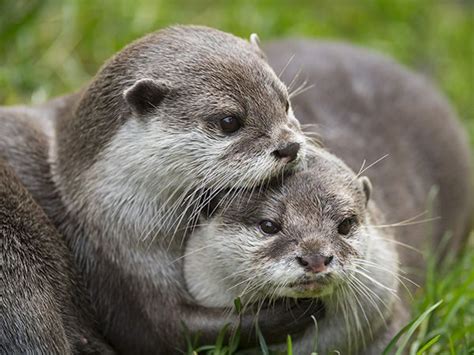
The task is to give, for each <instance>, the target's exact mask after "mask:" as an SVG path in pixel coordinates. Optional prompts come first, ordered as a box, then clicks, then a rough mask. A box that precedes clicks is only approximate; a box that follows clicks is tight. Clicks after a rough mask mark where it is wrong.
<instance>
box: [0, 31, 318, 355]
mask: <svg viewBox="0 0 474 355" xmlns="http://www.w3.org/2000/svg"><path fill="white" fill-rule="evenodd" d="M137 83H138V84H137ZM140 83H142V84H143V83H145V85H142V84H140ZM155 84H156V85H155ZM155 89H157V90H155ZM142 90H145V91H142ZM146 90H152V91H153V92H152V93H151V94H150V95H148V93H149V91H146ZM142 93H144V94H145V97H146V99H145V100H142V99H141V98H142V97H143V96H142V95H141V94H142ZM286 103H287V91H286V88H285V86H284V85H283V84H282V83H281V82H280V81H279V80H278V78H277V77H276V75H275V74H274V73H273V71H272V70H271V68H270V67H269V66H268V64H267V63H266V62H265V61H264V60H263V59H262V57H261V54H260V53H259V52H258V51H256V48H255V47H254V46H253V45H251V44H250V43H248V42H246V41H244V40H241V39H238V38H236V37H234V36H232V35H229V34H225V33H223V32H220V31H217V30H212V29H208V28H204V27H193V26H177V27H172V28H169V29H165V30H162V31H159V32H157V33H153V34H150V35H148V36H146V37H145V38H143V39H141V40H139V41H136V42H135V43H133V44H131V45H130V46H128V47H126V48H125V49H124V50H123V51H121V52H120V53H118V54H117V55H116V56H114V57H113V58H112V59H111V60H110V61H109V62H108V63H106V64H105V65H104V66H103V68H102V69H101V70H100V71H99V73H98V74H97V75H96V77H95V78H94V79H93V80H92V81H91V83H90V84H89V85H87V86H86V87H85V88H84V89H83V90H81V91H80V92H78V93H76V94H73V95H70V96H66V97H63V98H61V99H58V100H54V101H52V102H50V103H47V104H45V105H42V106H41V107H38V108H21V107H18V108H6V109H4V110H3V113H4V114H3V115H2V120H0V127H1V134H2V140H1V143H0V144H1V146H0V148H1V152H2V154H3V155H5V159H6V160H7V162H8V164H9V165H10V166H11V167H12V169H13V170H14V171H15V173H16V174H17V176H18V177H19V179H20V181H21V182H22V183H23V184H24V185H25V186H26V188H27V189H28V190H29V191H30V192H31V194H32V195H33V197H34V199H35V200H36V201H37V202H38V203H39V205H40V206H41V207H42V208H43V209H44V211H45V212H46V214H47V215H48V217H49V218H50V219H51V221H52V222H53V223H54V225H55V226H56V227H57V228H58V230H59V231H60V232H61V233H62V234H63V235H64V237H65V240H66V242H67V244H68V247H69V248H70V249H71V250H72V252H73V254H74V256H75V262H76V263H77V265H78V267H79V268H80V270H81V272H82V274H83V276H84V278H85V280H86V282H87V287H88V291H89V293H90V296H91V299H92V301H93V303H94V307H95V309H96V310H97V316H98V320H99V322H100V328H101V330H102V331H103V332H104V334H105V336H106V338H107V340H108V341H110V343H111V344H112V345H113V347H114V348H115V349H117V350H118V351H120V352H129V353H164V354H165V353H170V352H173V351H176V350H177V349H183V348H184V347H185V342H184V339H183V328H182V324H181V322H183V323H185V324H186V326H187V327H188V328H189V330H190V332H191V334H193V335H194V334H198V333H200V334H201V338H200V340H201V341H202V342H212V341H214V339H215V338H216V336H217V334H218V332H219V331H220V329H221V328H222V327H223V326H224V324H226V323H227V322H229V321H231V322H234V325H235V323H236V322H237V320H238V318H237V317H236V316H234V315H231V316H227V310H223V309H221V308H205V307H200V306H198V305H196V304H195V303H194V301H193V300H192V299H191V297H189V295H188V293H187V290H186V289H185V283H184V280H183V275H182V271H181V268H182V259H181V256H182V250H183V239H184V237H185V232H186V229H187V227H188V226H189V224H190V222H192V220H193V215H197V214H198V213H199V211H198V210H199V208H200V203H201V202H202V201H201V198H200V197H201V193H202V192H203V189H204V190H205V189H208V188H211V189H212V190H213V191H215V192H217V191H219V190H220V189H222V188H227V187H233V186H242V187H245V186H251V185H255V184H259V183H262V182H264V181H266V180H267V179H269V178H272V177H274V176H275V175H280V174H282V173H283V172H285V171H287V170H291V169H292V168H293V167H295V166H296V165H298V163H299V162H300V161H301V160H302V158H303V157H304V152H305V149H304V136H303V135H302V134H301V131H300V128H299V124H298V122H297V121H296V120H295V118H294V117H293V116H292V113H291V111H289V112H286V108H287V104H286ZM226 115H238V116H239V119H240V120H241V122H242V124H243V128H242V129H241V131H239V132H237V133H236V134H233V135H232V136H226V135H224V134H223V133H222V132H221V131H220V129H219V119H221V118H223V117H225V116H226ZM292 142H298V143H300V144H301V146H302V148H301V150H300V154H299V156H300V159H296V160H295V161H294V162H292V163H291V164H287V163H286V162H285V161H284V159H278V158H276V157H275V155H274V154H273V153H274V151H275V150H277V149H281V148H283V147H284V146H285V145H287V144H289V143H292ZM221 183H223V184H222V185H220V184H221ZM203 196H204V195H203ZM187 198H188V199H189V198H191V199H192V200H191V203H189V201H188V200H187ZM156 217H158V218H156ZM294 312H296V313H298V310H294ZM254 319H255V316H254V314H253V313H252V312H249V313H248V314H244V315H243V319H242V321H243V329H242V331H243V335H242V342H243V343H245V342H247V341H250V342H255V339H250V335H253V321H254ZM259 319H260V321H261V322H262V324H261V327H262V330H263V331H264V333H265V332H266V330H268V331H269V334H270V335H271V336H275V337H276V338H278V339H281V338H282V335H283V337H284V336H285V335H286V333H287V330H288V329H293V328H294V327H300V328H304V326H305V325H306V324H305V323H301V322H298V323H296V324H295V323H291V321H292V320H293V315H292V314H290V313H288V312H287V313H281V314H280V313H278V311H273V310H268V311H267V310H262V311H261V312H260V315H259ZM308 323H309V321H308Z"/></svg>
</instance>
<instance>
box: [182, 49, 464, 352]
mask: <svg viewBox="0 0 474 355" xmlns="http://www.w3.org/2000/svg"><path fill="white" fill-rule="evenodd" d="M266 54H267V58H268V59H269V62H270V63H271V64H272V65H273V67H274V68H275V70H276V71H277V72H278V71H284V72H283V74H282V79H283V80H284V81H286V82H287V83H291V82H292V81H293V82H295V77H297V76H298V75H300V76H301V77H302V78H303V79H304V80H307V81H308V84H314V87H313V88H310V89H307V90H306V89H304V88H302V87H301V86H300V87H299V89H297V90H296V92H293V97H292V103H293V108H294V111H295V113H296V115H297V117H298V118H299V120H300V121H301V122H302V127H303V128H305V129H306V130H307V132H308V134H309V135H314V134H317V138H318V140H320V141H322V143H323V145H324V147H325V148H324V149H325V150H323V149H312V153H311V154H309V155H310V157H309V158H308V167H307V168H306V169H304V170H303V171H301V172H296V173H295V174H294V175H293V176H286V177H285V178H284V180H283V181H282V182H280V184H275V185H273V186H272V187H271V188H270V189H268V190H256V191H250V192H247V193H246V194H245V195H243V196H242V197H241V198H237V199H234V200H233V201H228V200H227V199H226V198H225V196H217V197H216V198H214V200H213V201H211V203H210V204H209V207H208V209H207V210H205V211H204V212H205V213H203V215H202V216H201V221H200V222H199V225H200V226H201V227H200V228H199V229H197V230H196V231H195V232H194V234H193V235H191V236H189V238H188V239H187V244H186V247H187V249H186V253H185V254H184V259H185V278H186V283H187V287H188V289H189V291H190V292H191V294H192V295H193V297H194V299H195V300H196V301H197V302H198V303H200V304H201V305H203V306H210V305H220V306H222V307H226V306H227V307H229V306H230V305H232V300H233V299H234V298H236V297H240V298H241V299H242V301H243V302H244V304H254V303H256V304H259V303H260V302H263V301H264V300H265V301H266V302H270V303H271V301H272V300H278V299H279V298H295V299H300V298H303V299H305V298H313V299H314V300H318V301H321V302H322V304H323V306H324V316H323V317H322V318H321V317H319V320H318V321H317V326H316V327H315V326H310V327H308V328H307V329H306V331H305V332H304V335H303V337H302V338H300V339H299V340H297V341H296V342H294V352H295V353H297V354H307V353H311V351H316V352H318V353H322V354H326V353H329V352H330V351H332V350H337V351H339V352H340V353H356V354H380V353H381V352H382V350H383V349H384V348H385V346H386V345H387V344H388V342H389V341H390V340H391V338H392V337H393V336H394V335H395V334H396V332H397V331H398V330H399V329H401V326H402V325H403V324H404V323H405V322H406V321H407V319H408V316H409V300H408V298H409V297H407V292H406V291H404V289H405V287H406V288H407V289H408V290H413V289H414V288H415V286H414V284H412V283H411V282H410V281H407V279H409V280H412V281H414V282H415V283H417V284H420V285H422V284H423V275H424V270H425V260H424V258H423V255H420V253H419V252H416V251H413V249H416V250H427V249H428V250H434V249H435V248H436V253H437V255H439V256H440V257H441V258H442V257H444V256H445V255H446V253H447V251H448V250H451V251H452V252H457V251H459V249H460V248H461V247H462V246H463V245H465V241H466V238H467V236H468V234H469V231H470V230H471V228H472V221H471V218H472V215H473V189H472V181H473V180H472V167H471V165H470V164H471V157H470V151H469V147H468V144H467V139H466V135H465V132H463V130H462V128H461V126H460V125H459V122H458V121H457V118H456V116H455V114H454V113H453V111H452V109H451V108H450V106H449V105H448V103H447V101H446V100H445V99H444V98H443V97H442V96H441V95H440V94H439V93H437V91H436V90H435V89H434V88H433V87H432V85H430V84H429V83H428V82H427V81H426V80H425V79H423V78H422V77H421V76H419V75H417V74H414V73H412V72H410V71H409V70H407V69H405V68H403V67H401V66H400V65H398V64H396V63H395V62H393V61H392V60H389V59H387V58H385V57H383V56H382V55H379V54H376V53H372V52H370V51H367V50H363V49H359V48H357V47H353V46H350V45H345V44H335V43H324V42H318V41H310V40H302V41H289V40H288V41H278V42H274V43H272V44H270V45H268V46H267V47H266ZM291 58H292V59H291ZM289 60H290V62H288V61H289ZM298 73H300V74H298ZM296 80H297V79H296ZM289 86H290V87H291V85H289ZM290 96H292V93H291V89H290ZM343 161H344V162H343ZM346 164H347V165H346ZM355 172H357V173H355ZM361 175H365V176H366V177H360V176H361ZM370 182H372V183H374V186H375V188H374V189H372V187H371V186H372V184H371V183H370ZM426 211H429V213H426ZM446 234H448V237H450V238H449V243H448V244H447V245H446V244H444V245H446V246H445V248H444V249H441V247H440V246H441V245H443V243H441V241H442V239H443V237H446ZM406 246H408V247H406ZM310 316H311V312H308V314H307V315H306V316H305V317H310ZM316 330H317V331H316ZM297 333H298V331H297V330H294V331H293V332H291V333H290V334H292V335H293V334H297ZM315 333H317V335H316V336H315ZM272 345H273V347H274V348H276V349H279V348H281V345H278V344H276V343H273V344H272Z"/></svg>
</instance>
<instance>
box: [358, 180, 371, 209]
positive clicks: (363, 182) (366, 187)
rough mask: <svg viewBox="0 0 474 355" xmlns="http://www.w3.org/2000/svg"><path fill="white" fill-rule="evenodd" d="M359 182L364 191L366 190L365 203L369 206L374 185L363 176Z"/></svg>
mask: <svg viewBox="0 0 474 355" xmlns="http://www.w3.org/2000/svg"><path fill="white" fill-rule="evenodd" d="M359 182H360V184H361V185H362V190H364V193H365V203H366V204H367V203H368V202H369V200H370V195H371V194H372V183H371V182H370V180H369V178H368V177H367V176H361V177H360V178H359Z"/></svg>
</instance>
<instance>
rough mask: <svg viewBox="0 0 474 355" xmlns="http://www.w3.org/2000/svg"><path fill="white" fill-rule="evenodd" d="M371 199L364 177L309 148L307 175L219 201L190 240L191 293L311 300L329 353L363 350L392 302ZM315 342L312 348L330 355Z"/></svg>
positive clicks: (210, 298) (393, 278)
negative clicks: (320, 310) (329, 336)
mask: <svg viewBox="0 0 474 355" xmlns="http://www.w3.org/2000/svg"><path fill="white" fill-rule="evenodd" d="M371 193H372V185H371V183H370V180H369V179H368V178H367V177H365V176H362V177H360V176H358V175H356V174H355V173H354V172H353V171H352V170H351V169H349V168H348V167H347V166H346V165H345V164H344V163H343V162H342V161H341V160H339V159H338V158H336V157H335V156H333V155H331V154H330V153H328V152H326V151H324V150H320V149H314V150H313V151H312V152H311V153H310V154H308V157H307V168H306V169H305V170H303V171H299V172H296V173H295V174H293V175H291V176H287V177H285V179H284V180H283V181H282V182H281V183H280V184H275V185H273V186H271V187H270V188H268V189H267V190H263V191H262V190H258V191H248V192H247V193H242V194H241V196H239V197H238V198H233V199H232V200H231V201H228V202H226V201H222V200H219V197H217V198H216V199H217V201H213V203H212V206H211V207H210V209H209V210H208V212H209V213H207V214H206V215H204V216H203V217H202V221H201V224H202V227H200V228H199V230H197V231H196V232H195V234H194V235H193V236H191V237H190V238H189V240H188V242H187V247H186V248H187V249H186V253H185V263H184V270H185V277H186V283H187V287H188V289H189V291H190V293H191V294H192V295H193V297H194V298H195V299H196V300H197V301H198V302H199V303H201V304H203V305H205V306H212V305H216V304H217V305H219V306H223V307H225V306H227V307H231V306H232V304H233V300H234V299H235V298H237V297H239V298H240V299H241V300H242V301H243V303H244V305H245V306H250V305H252V304H254V303H257V304H258V303H261V302H270V303H271V302H272V301H273V300H277V299H281V298H296V299H308V298H309V299H314V300H315V301H317V302H320V303H321V304H322V306H323V307H324V309H325V315H324V317H321V315H320V314H319V315H318V316H317V318H318V328H319V329H320V332H321V336H323V338H324V334H325V333H326V332H327V331H328V330H332V331H336V330H337V331H338V332H340V337H341V338H343V339H344V340H343V341H341V342H340V343H336V344H334V343H332V342H331V341H329V342H328V343H329V344H330V345H331V346H336V349H345V350H347V349H349V348H350V347H352V350H353V349H355V348H358V347H360V346H361V345H362V343H363V342H365V341H369V334H372V333H373V332H376V331H377V330H378V327H379V326H381V324H384V323H385V322H388V321H389V318H390V315H391V314H392V311H393V307H394V304H395V303H396V302H397V300H398V295H397V291H396V290H397V288H398V283H399V279H398V272H399V270H398V258H397V253H396V250H395V248H394V247H393V243H391V240H392V238H393V236H392V234H391V233H390V232H389V231H388V230H382V229H380V228H377V227H376V226H377V225H379V224H381V219H380V218H379V212H378V210H377V207H376V205H375V203H373V201H371V199H370V196H371ZM311 315H312V314H307V315H306V316H307V317H309V316H311ZM335 320H337V322H338V325H337V326H335V325H334V324H332V323H333V322H335ZM329 324H332V325H331V326H329ZM348 329H350V331H348ZM296 344H298V342H296ZM322 344H323V345H321V347H320V348H318V350H319V351H322V352H323V353H324V352H326V351H329V348H326V347H325V345H324V342H323V343H322ZM297 346H298V345H297ZM303 348H304V347H303Z"/></svg>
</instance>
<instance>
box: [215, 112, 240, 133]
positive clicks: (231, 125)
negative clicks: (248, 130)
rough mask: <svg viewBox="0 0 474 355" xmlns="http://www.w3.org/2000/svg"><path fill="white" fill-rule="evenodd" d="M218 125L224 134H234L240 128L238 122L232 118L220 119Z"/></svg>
mask: <svg viewBox="0 0 474 355" xmlns="http://www.w3.org/2000/svg"><path fill="white" fill-rule="evenodd" d="M220 125H221V129H222V131H223V132H224V133H234V132H236V131H238V130H239V129H240V127H241V124H240V122H239V120H238V119H237V118H236V117H234V116H229V117H224V118H223V119H221V122H220Z"/></svg>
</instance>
